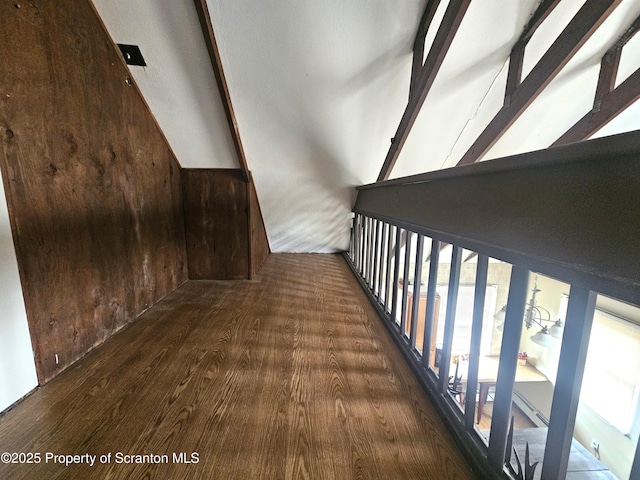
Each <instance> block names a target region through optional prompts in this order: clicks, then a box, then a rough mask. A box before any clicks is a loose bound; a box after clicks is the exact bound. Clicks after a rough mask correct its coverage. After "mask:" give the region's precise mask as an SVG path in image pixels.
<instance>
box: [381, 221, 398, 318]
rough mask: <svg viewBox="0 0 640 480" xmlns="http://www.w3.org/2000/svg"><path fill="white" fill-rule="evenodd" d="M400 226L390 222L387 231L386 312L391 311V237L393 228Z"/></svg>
mask: <svg viewBox="0 0 640 480" xmlns="http://www.w3.org/2000/svg"><path fill="white" fill-rule="evenodd" d="M394 228H396V229H397V228H398V227H393V225H391V224H389V231H388V232H387V271H386V273H385V276H384V313H385V314H387V313H389V305H390V303H389V295H390V291H389V282H390V280H391V259H392V258H393V255H392V254H391V251H392V243H391V239H392V238H393V229H394Z"/></svg>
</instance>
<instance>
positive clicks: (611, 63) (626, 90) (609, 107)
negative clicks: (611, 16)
mask: <svg viewBox="0 0 640 480" xmlns="http://www.w3.org/2000/svg"><path fill="white" fill-rule="evenodd" d="M638 31H640V16H639V17H638V18H636V20H635V21H634V22H633V23H632V24H631V26H630V27H629V28H628V29H627V31H626V32H625V33H624V34H623V35H622V36H621V37H620V39H618V41H617V42H616V43H615V45H613V46H612V47H611V48H610V49H609V50H608V51H607V53H606V54H605V55H604V56H603V57H602V61H601V62H600V74H599V76H598V85H597V87H596V94H595V98H594V101H593V109H592V110H591V111H590V112H589V113H587V114H586V115H585V116H584V117H582V118H581V119H580V120H578V122H576V123H575V125H573V126H572V127H571V128H570V129H569V130H567V131H566V132H565V133H564V134H563V135H562V136H561V137H560V138H558V140H556V141H555V142H554V143H553V144H552V145H551V146H552V147H555V146H557V145H564V144H566V143H572V142H579V141H582V140H586V139H588V138H589V137H591V135H593V134H594V133H596V132H597V131H598V130H600V129H601V128H602V127H604V126H605V125H606V124H607V123H609V122H610V121H611V120H613V119H614V118H615V117H617V116H618V115H619V114H620V113H622V112H623V111H624V110H626V109H627V108H628V107H629V106H631V105H632V104H633V103H634V102H635V101H636V100H638V99H639V98H640V68H639V69H637V70H636V71H635V72H633V73H632V74H631V75H630V76H629V77H628V78H627V79H626V80H625V81H624V82H622V83H621V84H620V85H618V86H617V87H615V83H616V75H617V73H618V66H619V64H620V57H621V56H622V48H623V47H624V46H625V45H626V44H627V42H628V41H629V40H631V38H632V37H633V36H634V35H635V34H636V33H638ZM614 87H615V88H614Z"/></svg>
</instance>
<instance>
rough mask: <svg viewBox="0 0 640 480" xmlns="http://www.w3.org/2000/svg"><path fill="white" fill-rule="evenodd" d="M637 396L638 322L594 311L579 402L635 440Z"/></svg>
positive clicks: (639, 376)
mask: <svg viewBox="0 0 640 480" xmlns="http://www.w3.org/2000/svg"><path fill="white" fill-rule="evenodd" d="M639 396H640V325H637V324H635V323H633V322H630V321H627V320H625V319H623V318H620V317H618V316H616V315H613V314H611V313H608V312H605V311H603V310H596V311H595V314H594V317H593V326H592V330H591V337H590V340H589V349H588V353H587V362H586V365H585V373H584V378H583V383H582V391H581V395H580V402H581V403H583V404H584V405H585V406H587V407H589V408H590V409H591V410H592V411H593V412H594V413H596V414H597V415H599V416H600V417H602V418H603V419H604V420H605V421H607V422H608V423H609V424H611V425H612V426H613V427H615V428H616V429H618V430H619V431H620V432H622V433H623V434H625V435H630V436H632V437H634V439H635V440H637V438H638V426H639V425H638V423H639V421H640V409H639Z"/></svg>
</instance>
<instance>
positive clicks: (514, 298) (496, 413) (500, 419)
mask: <svg viewBox="0 0 640 480" xmlns="http://www.w3.org/2000/svg"><path fill="white" fill-rule="evenodd" d="M528 287H529V270H527V269H524V268H522V267H518V266H515V265H514V266H513V268H512V269H511V280H510V283H509V297H508V300H507V311H506V314H505V321H504V330H503V334H502V346H501V348H500V364H499V367H498V378H497V381H496V393H495V400H494V402H493V414H492V420H491V431H490V433H489V451H488V454H487V457H488V460H489V464H490V465H491V467H492V468H493V470H494V471H495V472H496V473H501V472H502V469H503V465H504V459H505V449H506V444H507V432H508V430H509V421H510V418H511V402H512V399H513V385H514V382H515V378H516V368H517V366H518V349H519V347H520V335H521V333H522V324H523V321H522V319H523V316H524V307H525V304H526V301H527V290H528Z"/></svg>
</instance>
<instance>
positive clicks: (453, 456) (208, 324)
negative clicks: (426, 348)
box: [0, 254, 475, 480]
mask: <svg viewBox="0 0 640 480" xmlns="http://www.w3.org/2000/svg"><path fill="white" fill-rule="evenodd" d="M0 451H2V452H5V451H6V452H32V453H34V452H38V453H40V455H41V460H40V463H33V464H28V465H16V464H3V463H0V478H2V479H11V480H14V479H40V478H43V479H47V480H53V479H78V478H108V479H125V478H126V479H142V478H153V479H156V478H157V479H191V478H193V479H217V478H220V479H231V478H237V479H259V478H264V479H289V478H292V479H293V478H308V479H323V480H324V479H340V480H344V479H349V478H353V479H385V480H389V479H418V478H419V479H434V480H446V479H473V478H475V476H474V475H473V473H472V472H471V471H470V469H469V467H468V466H467V464H466V463H465V462H464V460H463V459H462V457H461V455H460V454H459V453H458V451H457V450H456V448H455V446H454V445H453V443H452V441H451V439H450V438H449V436H448V434H447V433H446V430H445V428H444V426H443V425H442V423H441V421H440V419H439V418H438V417H437V415H436V414H435V412H434V410H433V409H432V407H431V405H430V404H429V402H428V401H427V400H426V397H425V396H424V394H423V393H422V391H421V390H420V387H419V386H418V384H417V382H416V381H415V379H414V377H413V376H412V374H411V372H410V370H409V369H408V367H407V366H406V364H405V363H404V361H403V359H402V357H401V355H400V354H399V353H398V351H397V350H396V348H395V346H394V344H393V342H392V341H391V340H390V339H389V337H388V336H387V334H386V331H385V330H384V327H383V326H382V325H381V324H380V321H379V320H378V318H377V317H376V314H375V312H374V310H373V309H372V307H371V306H370V305H369V304H368V301H367V300H366V298H365V296H364V294H363V293H362V291H360V290H359V286H358V284H357V282H356V281H355V279H354V278H353V276H352V274H351V272H350V271H349V269H348V268H347V266H346V264H345V262H344V260H343V259H342V257H340V256H336V255H297V254H291V255H290V254H273V255H271V256H270V257H269V258H268V259H267V261H266V262H265V264H264V266H263V268H262V269H261V271H260V274H259V276H258V279H257V280H256V281H240V282H215V281H191V282H188V283H186V284H185V285H183V286H182V287H180V288H179V289H178V290H177V291H176V292H174V293H172V294H171V295H169V296H168V297H166V298H165V299H164V300H162V301H161V302H160V303H159V304H158V305H156V306H155V307H154V308H152V309H151V310H149V311H148V312H146V313H145V314H144V315H143V316H142V317H141V318H139V319H138V320H137V321H136V322H134V324H133V325H131V326H129V327H127V328H126V329H124V330H123V331H121V332H120V333H118V334H117V335H115V336H114V337H112V338H111V339H110V340H109V341H108V342H106V343H105V344H104V345H103V346H101V347H99V348H97V349H96V350H94V351H92V352H91V353H90V354H88V355H87V356H86V357H84V358H83V359H82V360H80V361H79V362H78V363H76V364H75V365H74V366H72V367H71V368H70V369H68V370H67V371H65V372H64V373H63V374H61V375H59V376H58V377H57V378H55V379H54V380H53V381H51V382H50V383H49V384H47V385H46V386H45V387H44V388H41V389H39V390H38V391H36V392H34V393H33V394H32V395H31V396H29V397H27V398H26V399H25V400H24V401H23V402H22V403H20V404H19V405H17V406H16V407H15V408H13V409H11V410H9V411H8V412H6V413H5V414H4V415H3V416H2V417H0ZM47 452H49V453H51V454H56V455H59V454H62V455H83V454H89V455H96V456H97V457H96V460H95V462H96V463H95V464H94V465H93V466H92V467H91V466H89V465H87V464H71V465H69V466H64V465H60V464H56V463H52V462H53V459H52V458H49V459H47V458H46V457H45V455H46V454H47ZM118 452H120V453H121V454H127V455H149V454H155V455H158V457H156V458H155V460H160V461H163V462H164V459H165V457H162V455H167V457H166V458H167V460H168V461H167V463H149V461H151V458H149V457H146V458H145V457H142V458H138V459H137V460H140V461H145V462H146V463H117V459H118V457H116V454H117V453H118ZM181 452H184V453H185V455H184V456H183V458H187V459H195V458H196V457H197V460H198V463H190V464H188V463H178V462H176V461H175V460H177V459H174V454H177V455H180V453H181ZM192 453H195V455H194V456H192ZM109 454H111V457H110V458H108V457H107V455H109ZM101 455H103V456H104V457H103V459H102V460H103V461H104V463H101V462H100V456H101ZM77 459H78V460H79V459H81V460H87V459H88V457H84V458H77ZM120 459H121V460H124V459H125V457H120ZM128 460H136V458H129V459H128ZM89 461H90V459H89Z"/></svg>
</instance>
